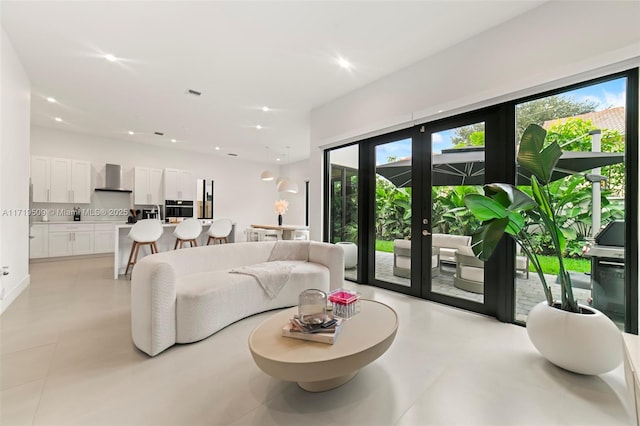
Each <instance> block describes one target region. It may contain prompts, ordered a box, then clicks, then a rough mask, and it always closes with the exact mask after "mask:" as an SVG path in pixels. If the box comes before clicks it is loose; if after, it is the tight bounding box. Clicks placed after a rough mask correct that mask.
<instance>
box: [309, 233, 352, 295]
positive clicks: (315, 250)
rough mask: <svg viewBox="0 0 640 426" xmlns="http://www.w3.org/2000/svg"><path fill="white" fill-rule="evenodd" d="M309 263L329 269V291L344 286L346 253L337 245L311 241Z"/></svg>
mask: <svg viewBox="0 0 640 426" xmlns="http://www.w3.org/2000/svg"><path fill="white" fill-rule="evenodd" d="M309 262H314V263H319V264H321V265H324V266H326V267H327V268H329V289H330V290H335V289H337V288H340V287H342V286H343V285H344V251H343V250H342V247H340V246H339V245H337V244H330V243H320V242H317V241H311V244H310V246H309Z"/></svg>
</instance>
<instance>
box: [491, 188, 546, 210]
mask: <svg viewBox="0 0 640 426" xmlns="http://www.w3.org/2000/svg"><path fill="white" fill-rule="evenodd" d="M484 192H485V194H486V195H487V196H488V197H491V198H492V199H494V200H496V201H498V202H500V204H502V205H504V206H505V207H506V208H507V209H509V210H511V211H526V210H531V209H532V208H534V207H536V202H535V201H534V200H533V199H532V198H531V197H529V196H528V195H527V194H526V193H524V192H522V191H521V190H519V189H518V188H516V187H515V186H513V185H509V184H507V183H491V184H487V185H485V186H484ZM505 197H506V200H508V204H505V203H506V201H505Z"/></svg>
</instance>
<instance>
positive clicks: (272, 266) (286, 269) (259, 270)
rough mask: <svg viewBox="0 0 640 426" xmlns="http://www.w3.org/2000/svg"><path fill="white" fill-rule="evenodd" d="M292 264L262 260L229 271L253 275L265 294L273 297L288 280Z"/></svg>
mask: <svg viewBox="0 0 640 426" xmlns="http://www.w3.org/2000/svg"><path fill="white" fill-rule="evenodd" d="M292 270H293V266H291V265H288V264H286V263H285V262H264V263H256V264H255V265H248V266H241V267H239V268H234V269H232V270H231V271H229V272H230V273H234V274H243V275H250V276H252V277H254V278H255V279H256V280H257V281H258V284H260V286H261V287H262V288H263V289H264V291H265V293H267V296H269V297H270V298H271V299H274V298H275V297H276V296H277V295H278V293H280V290H282V287H284V285H285V284H286V283H287V282H288V281H289V277H290V276H291V271H292Z"/></svg>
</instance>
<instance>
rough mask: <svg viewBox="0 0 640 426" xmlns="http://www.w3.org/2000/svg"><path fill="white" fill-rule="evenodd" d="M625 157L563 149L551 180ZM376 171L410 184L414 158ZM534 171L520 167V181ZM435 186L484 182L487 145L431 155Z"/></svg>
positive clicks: (403, 184)
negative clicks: (529, 171) (485, 148)
mask: <svg viewBox="0 0 640 426" xmlns="http://www.w3.org/2000/svg"><path fill="white" fill-rule="evenodd" d="M623 161H624V153H623V152H591V151H564V152H563V153H562V156H561V157H560V159H559V160H558V164H557V165H556V168H555V169H554V172H553V175H552V180H558V179H562V178H563V177H565V176H569V175H572V174H578V173H582V172H584V171H587V170H592V169H594V168H597V167H603V166H609V165H611V164H618V163H622V162H623ZM376 173H377V174H379V175H381V176H383V177H384V178H386V179H387V180H389V181H390V182H391V183H393V184H394V185H395V186H397V187H398V188H404V187H410V186H411V159H410V158H409V159H404V160H399V161H394V162H391V163H387V164H381V165H379V166H377V167H376ZM530 176H531V174H530V173H528V172H527V171H526V170H523V169H520V168H518V184H519V185H526V184H528V183H529V178H530ZM431 184H432V186H460V185H484V184H485V181H484V149H483V148H465V149H448V150H443V152H442V153H441V154H433V156H432V181H431Z"/></svg>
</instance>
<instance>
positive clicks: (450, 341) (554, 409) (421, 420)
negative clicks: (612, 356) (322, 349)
mask: <svg viewBox="0 0 640 426" xmlns="http://www.w3.org/2000/svg"><path fill="white" fill-rule="evenodd" d="M111 265H112V262H111V260H110V258H108V257H107V258H99V259H82V260H69V261H60V262H55V263H37V264H32V265H31V281H32V284H31V286H30V287H29V288H28V289H27V290H26V291H25V293H24V294H22V295H21V296H20V297H19V298H18V300H16V302H15V303H14V304H13V305H12V306H11V307H9V309H8V310H7V311H6V312H5V313H4V314H3V315H2V317H0V321H1V331H0V342H1V349H2V350H1V370H0V373H1V380H0V385H1V391H2V392H1V406H0V411H1V417H0V423H1V424H2V425H30V424H33V425H90V424H103V425H301V424H304V425H307V426H313V425H327V426H331V425H440V424H442V425H631V424H633V419H632V418H631V417H630V416H629V413H630V410H629V403H628V401H627V399H626V388H625V385H624V378H623V371H622V367H620V368H618V369H617V370H614V371H613V372H611V373H608V374H605V375H602V376H599V377H585V376H579V375H575V374H572V373H569V372H566V371H563V370H561V369H559V368H556V367H554V366H553V365H551V364H549V363H547V362H546V361H544V360H543V359H542V358H541V357H540V356H539V355H538V354H537V352H536V351H535V349H534V348H533V347H532V346H531V344H530V343H529V340H528V339H527V336H526V330H525V329H524V328H521V327H518V326H515V325H511V324H503V323H500V322H498V321H496V320H494V319H491V318H486V317H483V316H479V315H475V314H471V313H467V312H463V311H459V310H456V309H452V308H448V307H446V306H442V305H438V304H434V303H430V302H426V301H423V300H420V299H416V298H412V297H407V296H404V295H400V294H395V293H392V292H388V291H385V290H381V289H376V288H373V287H368V286H359V287H358V290H359V291H360V292H362V294H363V295H364V296H365V297H368V298H373V299H376V300H379V301H382V302H384V303H387V304H389V305H390V306H392V307H393V308H394V309H395V310H396V311H397V312H398V314H399V317H400V328H399V331H398V335H397V337H396V340H395V342H394V343H393V345H392V346H391V348H390V349H389V351H388V352H387V353H386V354H384V355H383V356H382V357H381V358H380V359H378V360H377V361H375V362H374V363H372V364H371V365H369V366H367V367H365V368H364V369H362V370H361V371H360V373H359V374H358V375H357V376H356V377H355V378H354V379H353V380H351V381H350V382H348V383H347V384H345V385H344V386H342V387H340V388H338V389H335V390H333V391H329V392H324V393H319V394H312V393H307V392H305V391H303V390H301V389H299V388H298V387H297V385H295V384H293V383H287V382H281V381H278V380H275V379H273V378H271V377H269V376H267V375H265V374H264V373H262V371H260V370H259V369H258V368H257V367H256V366H255V365H254V363H253V361H252V359H251V355H250V354H249V350H248V347H247V336H248V334H249V332H250V331H251V329H252V328H253V327H255V326H256V325H257V324H258V323H260V322H261V321H262V320H264V319H265V318H266V317H268V316H269V315H271V314H270V313H264V314H260V315H256V316H253V317H250V318H247V319H244V320H242V321H239V322H237V323H235V324H233V325H231V326H229V327H227V328H225V329H224V330H222V331H220V332H218V333H216V334H215V335H213V336H211V337H209V338H208V339H205V340H203V341H201V342H198V343H194V344H189V345H178V346H175V347H173V348H171V349H169V350H167V351H165V352H164V353H162V354H160V355H158V356H156V357H154V358H149V357H148V356H146V355H145V354H143V353H141V352H139V351H137V350H136V349H135V347H134V346H133V344H132V342H131V337H130V324H129V321H130V316H129V281H126V280H118V281H114V280H113V279H110V266H111ZM346 286H348V287H356V285H354V284H351V283H349V284H346Z"/></svg>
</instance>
